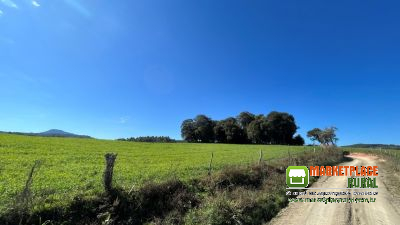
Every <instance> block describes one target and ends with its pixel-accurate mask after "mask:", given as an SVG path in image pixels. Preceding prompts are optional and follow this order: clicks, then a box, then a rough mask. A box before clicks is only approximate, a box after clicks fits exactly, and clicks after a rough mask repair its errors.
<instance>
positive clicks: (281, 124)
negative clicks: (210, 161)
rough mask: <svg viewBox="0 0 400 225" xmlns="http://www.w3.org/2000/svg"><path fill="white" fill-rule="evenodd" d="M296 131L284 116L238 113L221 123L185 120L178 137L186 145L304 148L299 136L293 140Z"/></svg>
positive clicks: (199, 118) (288, 116) (203, 117)
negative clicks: (230, 144) (300, 146)
mask: <svg viewBox="0 0 400 225" xmlns="http://www.w3.org/2000/svg"><path fill="white" fill-rule="evenodd" d="M297 129H298V126H297V125H296V122H295V118H294V117H293V115H291V114H289V113H286V112H276V111H273V112H271V113H269V114H268V115H263V114H260V115H255V114H253V113H250V112H241V113H240V114H239V115H238V116H236V117H228V118H226V119H223V120H212V119H211V118H210V117H207V116H206V115H198V116H196V117H195V118H193V119H186V120H184V121H183V122H182V125H181V135H182V138H183V139H184V140H185V141H187V142H198V143H232V144H246V143H252V144H278V145H304V139H303V138H302V137H301V136H300V135H296V136H294V135H295V133H296V131H297Z"/></svg>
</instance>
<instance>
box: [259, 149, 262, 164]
mask: <svg viewBox="0 0 400 225" xmlns="http://www.w3.org/2000/svg"><path fill="white" fill-rule="evenodd" d="M262 161H263V151H262V150H260V159H259V160H258V164H260V165H261V163H262Z"/></svg>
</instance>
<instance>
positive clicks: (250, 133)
mask: <svg viewBox="0 0 400 225" xmlns="http://www.w3.org/2000/svg"><path fill="white" fill-rule="evenodd" d="M267 128H268V125H267V121H266V119H265V118H264V117H258V118H256V119H255V120H253V121H251V123H250V124H249V125H248V126H247V138H248V139H249V140H250V142H251V143H253V144H266V143H268V141H269V140H268V133H267V132H268V131H267V130H268V129H267Z"/></svg>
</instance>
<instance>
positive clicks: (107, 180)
mask: <svg viewBox="0 0 400 225" xmlns="http://www.w3.org/2000/svg"><path fill="white" fill-rule="evenodd" d="M104 157H105V158H106V168H105V170H104V174H103V179H104V180H103V181H104V189H105V191H106V192H107V193H110V191H111V190H112V180H113V173H114V164H115V159H116V158H117V154H114V153H107V154H105V155H104Z"/></svg>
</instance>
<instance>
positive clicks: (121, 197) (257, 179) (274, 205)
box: [0, 139, 343, 224]
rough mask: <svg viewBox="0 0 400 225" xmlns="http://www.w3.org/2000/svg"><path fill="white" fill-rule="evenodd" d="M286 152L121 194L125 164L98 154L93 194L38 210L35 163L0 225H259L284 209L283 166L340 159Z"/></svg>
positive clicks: (324, 153) (42, 203) (327, 151)
mask: <svg viewBox="0 0 400 225" xmlns="http://www.w3.org/2000/svg"><path fill="white" fill-rule="evenodd" d="M52 140H53V139H52ZM63 140H66V139H63ZM31 141H32V140H31ZM47 141H50V140H47ZM116 143H119V142H116ZM131 144H134V143H131ZM196 145H199V144H196ZM3 146H4V145H3ZM211 146H215V145H211ZM229 146H231V147H232V146H234V145H229ZM258 147H261V146H258ZM271 147H274V146H268V148H269V149H273V148H271ZM275 147H281V148H284V147H283V146H275ZM241 148H243V146H241ZM294 149H296V147H287V148H286V149H285V150H280V151H279V152H280V153H282V154H281V155H280V156H281V157H276V158H270V157H267V155H268V152H269V151H268V149H267V150H265V151H259V155H258V158H257V159H256V160H253V161H252V162H248V163H244V164H236V165H229V164H225V165H223V166H221V167H220V168H218V169H217V168H216V167H215V165H214V163H215V161H212V159H214V160H215V158H210V159H209V163H208V165H207V166H206V167H205V168H204V169H205V171H207V172H205V171H204V172H205V173H203V174H202V175H199V176H192V177H190V178H189V179H184V178H180V177H178V176H175V177H167V178H165V179H162V180H159V181H147V182H143V183H142V184H140V185H137V186H135V185H133V186H131V187H129V188H127V187H124V186H122V185H121V183H120V182H118V179H120V178H119V177H120V175H121V174H120V173H124V171H121V170H118V169H117V168H118V167H119V166H121V164H123V163H125V162H124V161H123V160H121V158H122V157H121V158H120V156H121V154H120V153H118V154H111V155H110V154H108V155H106V158H107V164H106V163H104V162H105V159H104V155H102V156H101V159H102V160H101V162H100V163H99V167H100V168H101V169H100V168H99V170H100V171H99V178H100V180H99V183H98V184H96V185H98V186H99V188H100V189H99V191H96V192H94V193H93V194H92V195H85V194H83V193H80V194H79V193H75V196H74V197H73V198H72V199H71V201H66V202H65V204H61V205H57V204H56V205H52V206H50V205H47V206H46V204H48V197H49V194H50V195H51V193H46V192H43V190H40V189H36V188H35V186H36V185H38V184H40V180H39V177H40V176H41V173H43V172H44V171H46V170H45V169H44V168H45V165H46V164H43V163H42V161H40V162H39V161H37V162H35V163H34V164H32V163H31V164H30V165H29V167H30V169H28V170H27V173H28V172H29V173H28V175H26V176H25V179H23V180H24V181H25V182H21V183H24V185H22V187H21V188H20V189H19V190H18V191H16V192H15V195H14V196H13V197H12V200H13V201H11V202H9V204H7V205H6V207H5V208H4V210H2V213H1V215H0V224H262V223H263V222H265V221H268V220H270V219H271V218H272V217H273V216H275V215H276V214H277V213H278V212H279V210H280V209H281V208H282V207H285V206H286V205H287V198H288V197H290V196H286V195H285V191H286V189H285V187H286V185H285V176H284V173H285V169H286V167H287V166H288V165H334V164H336V163H338V162H340V161H341V160H342V159H343V153H342V152H341V151H340V150H339V149H336V148H321V149H320V148H316V150H315V151H314V149H305V148H302V147H297V149H298V151H297V153H296V151H294ZM271 152H273V151H271ZM230 153H231V154H232V155H234V154H235V152H233V151H231V152H230ZM214 157H216V156H215V155H214ZM110 159H111V160H110ZM114 160H115V161H114ZM114 163H115V167H114ZM105 165H106V166H105ZM81 166H82V165H81ZM105 168H106V169H105ZM132 168H134V167H132ZM81 169H83V167H81ZM110 170H111V172H110ZM3 172H4V171H3ZM81 182H82V180H81ZM36 187H37V186H36ZM59 196H62V195H59ZM60 200H64V199H63V198H62V197H61V199H60Z"/></svg>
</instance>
